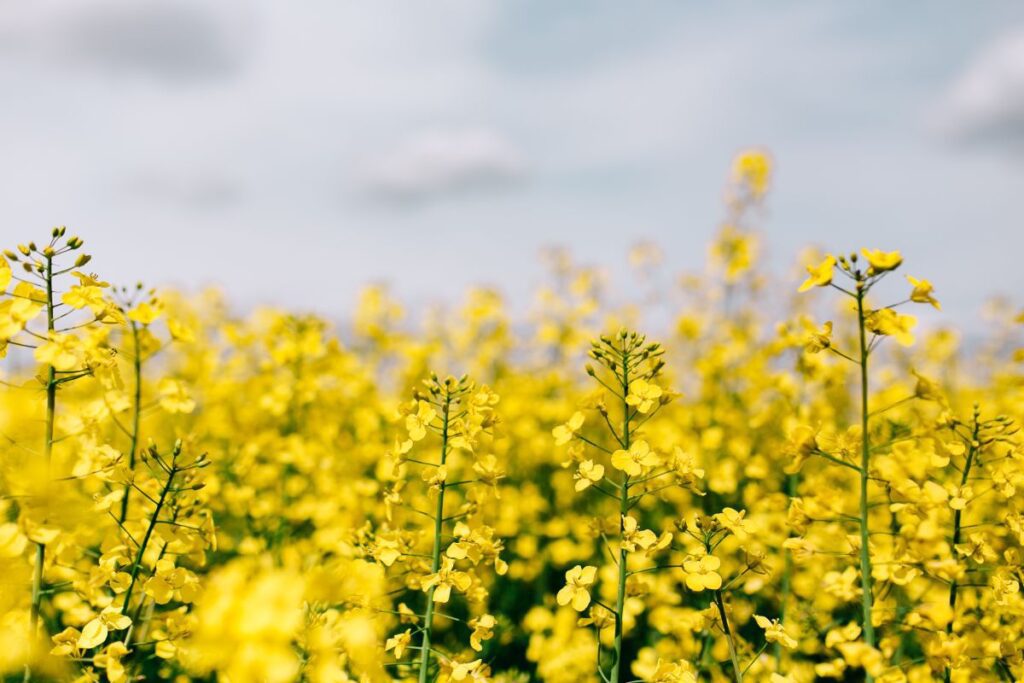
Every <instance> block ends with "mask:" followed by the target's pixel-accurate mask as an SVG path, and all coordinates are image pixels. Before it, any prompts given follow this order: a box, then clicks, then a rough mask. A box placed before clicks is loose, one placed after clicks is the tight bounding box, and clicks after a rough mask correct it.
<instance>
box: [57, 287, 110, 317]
mask: <svg viewBox="0 0 1024 683" xmlns="http://www.w3.org/2000/svg"><path fill="white" fill-rule="evenodd" d="M60 300H61V301H62V302H63V303H65V304H67V305H68V306H70V307H71V308H89V310H91V311H92V312H93V313H100V312H102V311H104V310H106V308H107V301H106V299H104V298H103V290H102V289H100V288H99V287H90V286H85V285H76V286H74V287H71V288H70V289H69V290H68V291H66V292H65V293H64V295H63V296H61V298H60Z"/></svg>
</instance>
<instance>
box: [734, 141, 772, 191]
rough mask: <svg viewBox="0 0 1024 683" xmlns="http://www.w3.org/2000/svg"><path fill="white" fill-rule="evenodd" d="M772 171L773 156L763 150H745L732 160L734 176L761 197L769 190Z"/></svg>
mask: <svg viewBox="0 0 1024 683" xmlns="http://www.w3.org/2000/svg"><path fill="white" fill-rule="evenodd" d="M771 172H772V162H771V158H770V157H769V156H768V155H767V154H765V153H764V152H763V151H761V150H757V149H748V150H744V151H742V152H740V153H739V154H738V155H736V158H735V159H733V162H732V175H733V178H734V179H735V181H736V182H738V183H741V184H743V185H746V186H747V187H748V188H749V189H750V193H751V194H752V195H754V197H760V196H762V195H763V194H764V193H765V192H766V191H767V190H768V181H769V179H770V178H771Z"/></svg>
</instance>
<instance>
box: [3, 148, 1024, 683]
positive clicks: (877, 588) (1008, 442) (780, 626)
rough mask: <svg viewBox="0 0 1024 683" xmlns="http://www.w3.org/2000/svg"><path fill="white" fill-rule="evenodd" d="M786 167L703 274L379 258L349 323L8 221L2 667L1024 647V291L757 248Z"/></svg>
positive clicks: (748, 187)
mask: <svg viewBox="0 0 1024 683" xmlns="http://www.w3.org/2000/svg"><path fill="white" fill-rule="evenodd" d="M772 168H773V164H772V161H771V159H770V158H769V157H768V156H767V155H765V154H764V153H763V152H760V151H757V150H751V151H747V152H744V153H742V154H741V155H740V157H739V158H738V159H737V160H736V162H735V164H734V166H733V169H732V172H731V175H730V178H729V183H728V187H727V192H726V206H725V219H724V221H723V224H722V226H721V229H720V230H719V232H718V233H717V235H716V237H715V240H714V243H713V245H712V247H711V250H710V259H709V268H708V269H707V270H706V271H705V272H703V273H702V274H700V275H695V274H683V275H682V276H680V277H675V275H676V274H675V273H668V272H666V270H665V269H666V268H667V267H668V264H667V263H666V260H665V259H664V258H663V257H662V255H661V254H660V253H659V252H658V251H657V249H656V248H654V247H653V246H651V245H649V244H645V245H641V246H639V247H638V248H637V249H635V250H634V251H633V253H632V254H631V262H632V264H633V267H634V269H635V270H636V275H637V280H636V282H637V283H638V284H637V286H636V288H635V289H633V290H631V292H635V295H634V294H632V293H631V294H628V295H627V293H625V292H623V291H617V290H615V289H614V288H613V286H612V285H613V283H612V282H611V280H610V279H608V278H607V277H606V276H605V274H604V272H603V271H602V270H600V269H598V268H594V267H590V266H581V265H579V264H577V263H575V262H573V261H572V259H571V258H570V257H569V256H568V253H567V252H563V251H555V252H550V253H548V254H547V255H546V259H547V263H548V265H549V266H550V270H551V278H550V283H549V284H547V285H545V286H544V287H542V288H541V290H540V291H539V292H538V295H537V305H536V306H535V307H534V308H532V309H531V310H530V311H529V312H528V313H527V314H526V315H525V316H524V317H519V316H516V315H513V314H512V313H511V312H510V310H509V309H508V308H507V307H506V306H505V305H504V303H503V301H502V298H501V296H500V295H499V294H497V293H496V292H494V291H491V290H485V289H480V290H473V291H471V292H470V293H469V294H468V295H467V297H466V300H465V303H464V305H462V306H461V307H458V308H456V309H452V310H448V309H438V310H436V311H434V310H432V311H429V312H424V311H414V310H409V311H407V310H406V309H405V307H404V306H403V305H402V304H401V303H400V302H399V301H397V300H396V299H395V298H394V297H393V296H392V295H391V294H390V293H389V291H388V290H387V288H385V287H382V286H377V287H372V288H369V289H367V290H366V291H365V292H363V294H362V295H361V297H360V301H359V306H358V310H357V311H356V313H355V315H354V316H353V318H352V320H351V324H350V325H345V326H341V327H339V328H335V327H334V326H333V325H332V324H331V323H330V322H329V320H328V318H321V317H318V316H316V315H311V314H300V313H296V312H290V311H282V310H276V309H259V310H256V311H253V312H251V313H249V314H246V315H244V316H243V315H240V314H238V313H236V312H235V311H234V309H232V307H231V306H229V305H228V303H227V302H226V300H225V299H224V298H223V296H222V295H221V294H220V293H218V292H215V291H207V292H202V293H199V294H196V295H191V296H185V295H182V294H180V293H177V292H174V291H170V290H159V291H157V290H152V289H149V288H147V287H145V286H144V285H141V284H137V285H129V286H127V287H125V286H119V285H117V284H109V283H108V282H106V281H105V280H104V279H103V278H102V277H101V276H100V275H98V274H96V273H93V272H91V270H87V268H86V266H87V265H88V266H89V267H90V268H91V267H93V263H92V261H91V259H90V257H89V256H87V255H84V254H83V253H82V249H83V242H82V240H81V239H79V238H78V237H76V236H71V235H69V234H68V233H67V231H66V230H64V229H63V228H57V229H55V230H53V231H52V232H51V233H50V236H49V237H48V238H47V239H46V241H45V242H38V243H36V242H29V243H26V244H23V245H15V246H14V247H13V248H12V249H11V250H9V251H6V252H4V256H3V259H2V260H0V357H2V361H0V372H2V377H0V382H2V384H0V573H2V575H3V580H2V582H3V585H2V587H0V635H2V636H3V643H4V647H0V677H2V678H4V679H5V680H7V679H11V680H15V679H20V680H27V681H32V680H35V681H43V680H60V681H65V680H66V681H83V682H84V681H90V682H92V681H94V682H101V681H110V682H114V683H120V682H121V681H129V680H169V681H178V682H184V681H189V680H196V681H210V680H222V681H250V680H261V681H264V680H265V681H271V682H273V683H286V682H289V681H311V682H312V683H338V682H340V681H361V682H368V683H377V682H383V681H403V682H404V681H419V682H420V683H426V682H427V681H430V682H431V683H433V682H437V681H444V682H447V681H473V682H477V683H482V682H484V681H495V682H496V683H523V682H524V681H545V682H546V683H578V681H585V680H600V681H605V683H624V682H625V681H644V682H647V683H696V682H697V681H733V682H734V683H742V682H743V681H746V682H747V683H754V682H755V681H756V682H760V681H766V682H769V683H804V682H807V683H809V682H810V681H815V680H826V681H827V680H835V681H841V680H873V681H876V682H877V683H904V682H906V683H912V682H917V681H931V680H946V681H981V682H982V683H985V682H988V681H992V682H995V681H1013V680H1020V679H1022V678H1024V658H1022V655H1021V652H1022V647H1024V591H1022V589H1021V585H1022V583H1024V574H1022V569H1021V567H1022V565H1024V504H1022V502H1021V500H1022V496H1021V490H1022V488H1024V446H1022V439H1021V433H1020V431H1019V425H1020V422H1021V420H1022V419H1024V414H1022V408H1021V407H1022V406H1024V343H1022V340H1021V326H1022V325H1024V314H1021V313H1020V312H1019V311H1014V310H1010V309H1008V308H1007V307H1005V306H1003V307H1002V308H1000V307H998V306H996V307H993V312H994V317H995V318H996V319H998V320H1000V321H1001V322H1000V323H999V324H998V327H997V329H995V330H994V331H993V332H992V334H990V335H986V334H983V333H982V331H980V330H973V329H972V330H971V339H970V341H969V342H965V343H963V344H962V343H961V341H960V334H959V333H958V332H957V331H955V330H953V329H951V328H949V327H944V326H943V325H942V324H941V319H940V318H939V316H940V313H939V311H940V310H941V305H940V303H939V300H938V297H939V294H941V291H940V292H939V293H937V292H936V287H935V286H934V285H933V284H932V283H931V282H930V281H928V280H926V279H923V278H921V277H916V276H915V277H906V278H904V277H898V275H901V274H902V272H903V270H904V269H905V268H906V266H905V265H904V263H903V261H904V259H903V256H902V254H900V253H899V252H895V251H884V250H877V249H864V250H858V251H856V252H852V253H851V252H845V253H842V254H840V253H834V254H822V253H815V254H808V255H806V256H805V257H803V258H802V259H801V261H803V262H805V263H808V264H810V265H809V266H807V267H806V275H803V273H804V272H805V271H804V270H802V269H801V275H787V276H785V277H777V276H772V275H769V274H768V273H766V272H765V271H764V269H763V268H762V267H761V264H760V262H759V260H758V253H759V250H758V248H757V245H758V233H757V230H756V224H757V220H758V218H759V216H760V215H761V211H760V210H761V208H762V207H763V205H764V203H765V202H766V201H767V198H768V195H767V193H768V191H769V188H770V187H771V186H772ZM910 256H911V254H909V253H908V259H907V261H908V265H912V263H911V258H910ZM97 261H102V259H101V258H97ZM915 275H918V274H917V273H915ZM936 281H938V279H936ZM798 290H799V291H798ZM824 294H828V295H829V296H828V297H826V296H822V295H824ZM836 301H838V305H835V302H836ZM911 310H912V311H913V312H914V315H911V313H910V311H911ZM917 317H920V319H921V320H920V322H919V321H918V320H917ZM640 327H642V328H645V329H648V330H652V331H653V330H656V331H657V339H658V341H657V342H654V341H652V340H653V339H654V335H653V333H652V336H651V340H649V339H648V338H647V337H646V336H645V335H644V334H641V333H639V332H636V331H633V330H634V329H635V328H640ZM591 340H593V341H591ZM431 368H454V369H455V372H453V374H455V375H459V374H460V373H462V372H465V373H466V375H463V376H444V375H436V374H433V373H432V372H431ZM470 377H472V379H470ZM424 378H426V379H424ZM499 396H500V399H499Z"/></svg>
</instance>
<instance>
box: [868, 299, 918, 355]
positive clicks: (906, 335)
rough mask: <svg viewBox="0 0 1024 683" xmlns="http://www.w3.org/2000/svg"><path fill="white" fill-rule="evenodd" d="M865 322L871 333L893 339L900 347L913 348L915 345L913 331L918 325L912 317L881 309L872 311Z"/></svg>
mask: <svg viewBox="0 0 1024 683" xmlns="http://www.w3.org/2000/svg"><path fill="white" fill-rule="evenodd" d="M865 322H866V326H867V329H868V330H869V331H871V332H874V333H875V334H878V335H883V336H888V337H892V338H893V339H895V340H896V341H897V342H898V343H899V344H900V346H911V345H912V344H913V343H914V335H913V333H912V332H911V330H912V329H914V327H915V326H916V325H917V318H915V317H914V316H912V315H904V314H902V313H897V312H896V311H894V310H892V309H891V308H880V309H878V310H877V311H871V313H869V314H868V317H867V320H866V321H865Z"/></svg>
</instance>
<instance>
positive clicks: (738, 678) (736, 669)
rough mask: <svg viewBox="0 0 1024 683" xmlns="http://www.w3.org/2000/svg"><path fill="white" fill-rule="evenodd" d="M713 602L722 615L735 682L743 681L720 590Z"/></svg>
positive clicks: (716, 592) (741, 682)
mask: <svg viewBox="0 0 1024 683" xmlns="http://www.w3.org/2000/svg"><path fill="white" fill-rule="evenodd" d="M715 604H716V605H718V612H719V614H721V615H722V630H723V631H725V639H726V641H727V642H728V643H729V659H731V660H732V670H733V673H734V674H735V677H736V683H743V671H742V670H741V669H740V659H739V656H737V654H736V641H735V639H734V638H733V635H732V629H731V628H730V627H729V617H728V616H727V615H726V613H725V600H723V599H722V591H720V590H717V591H715Z"/></svg>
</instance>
